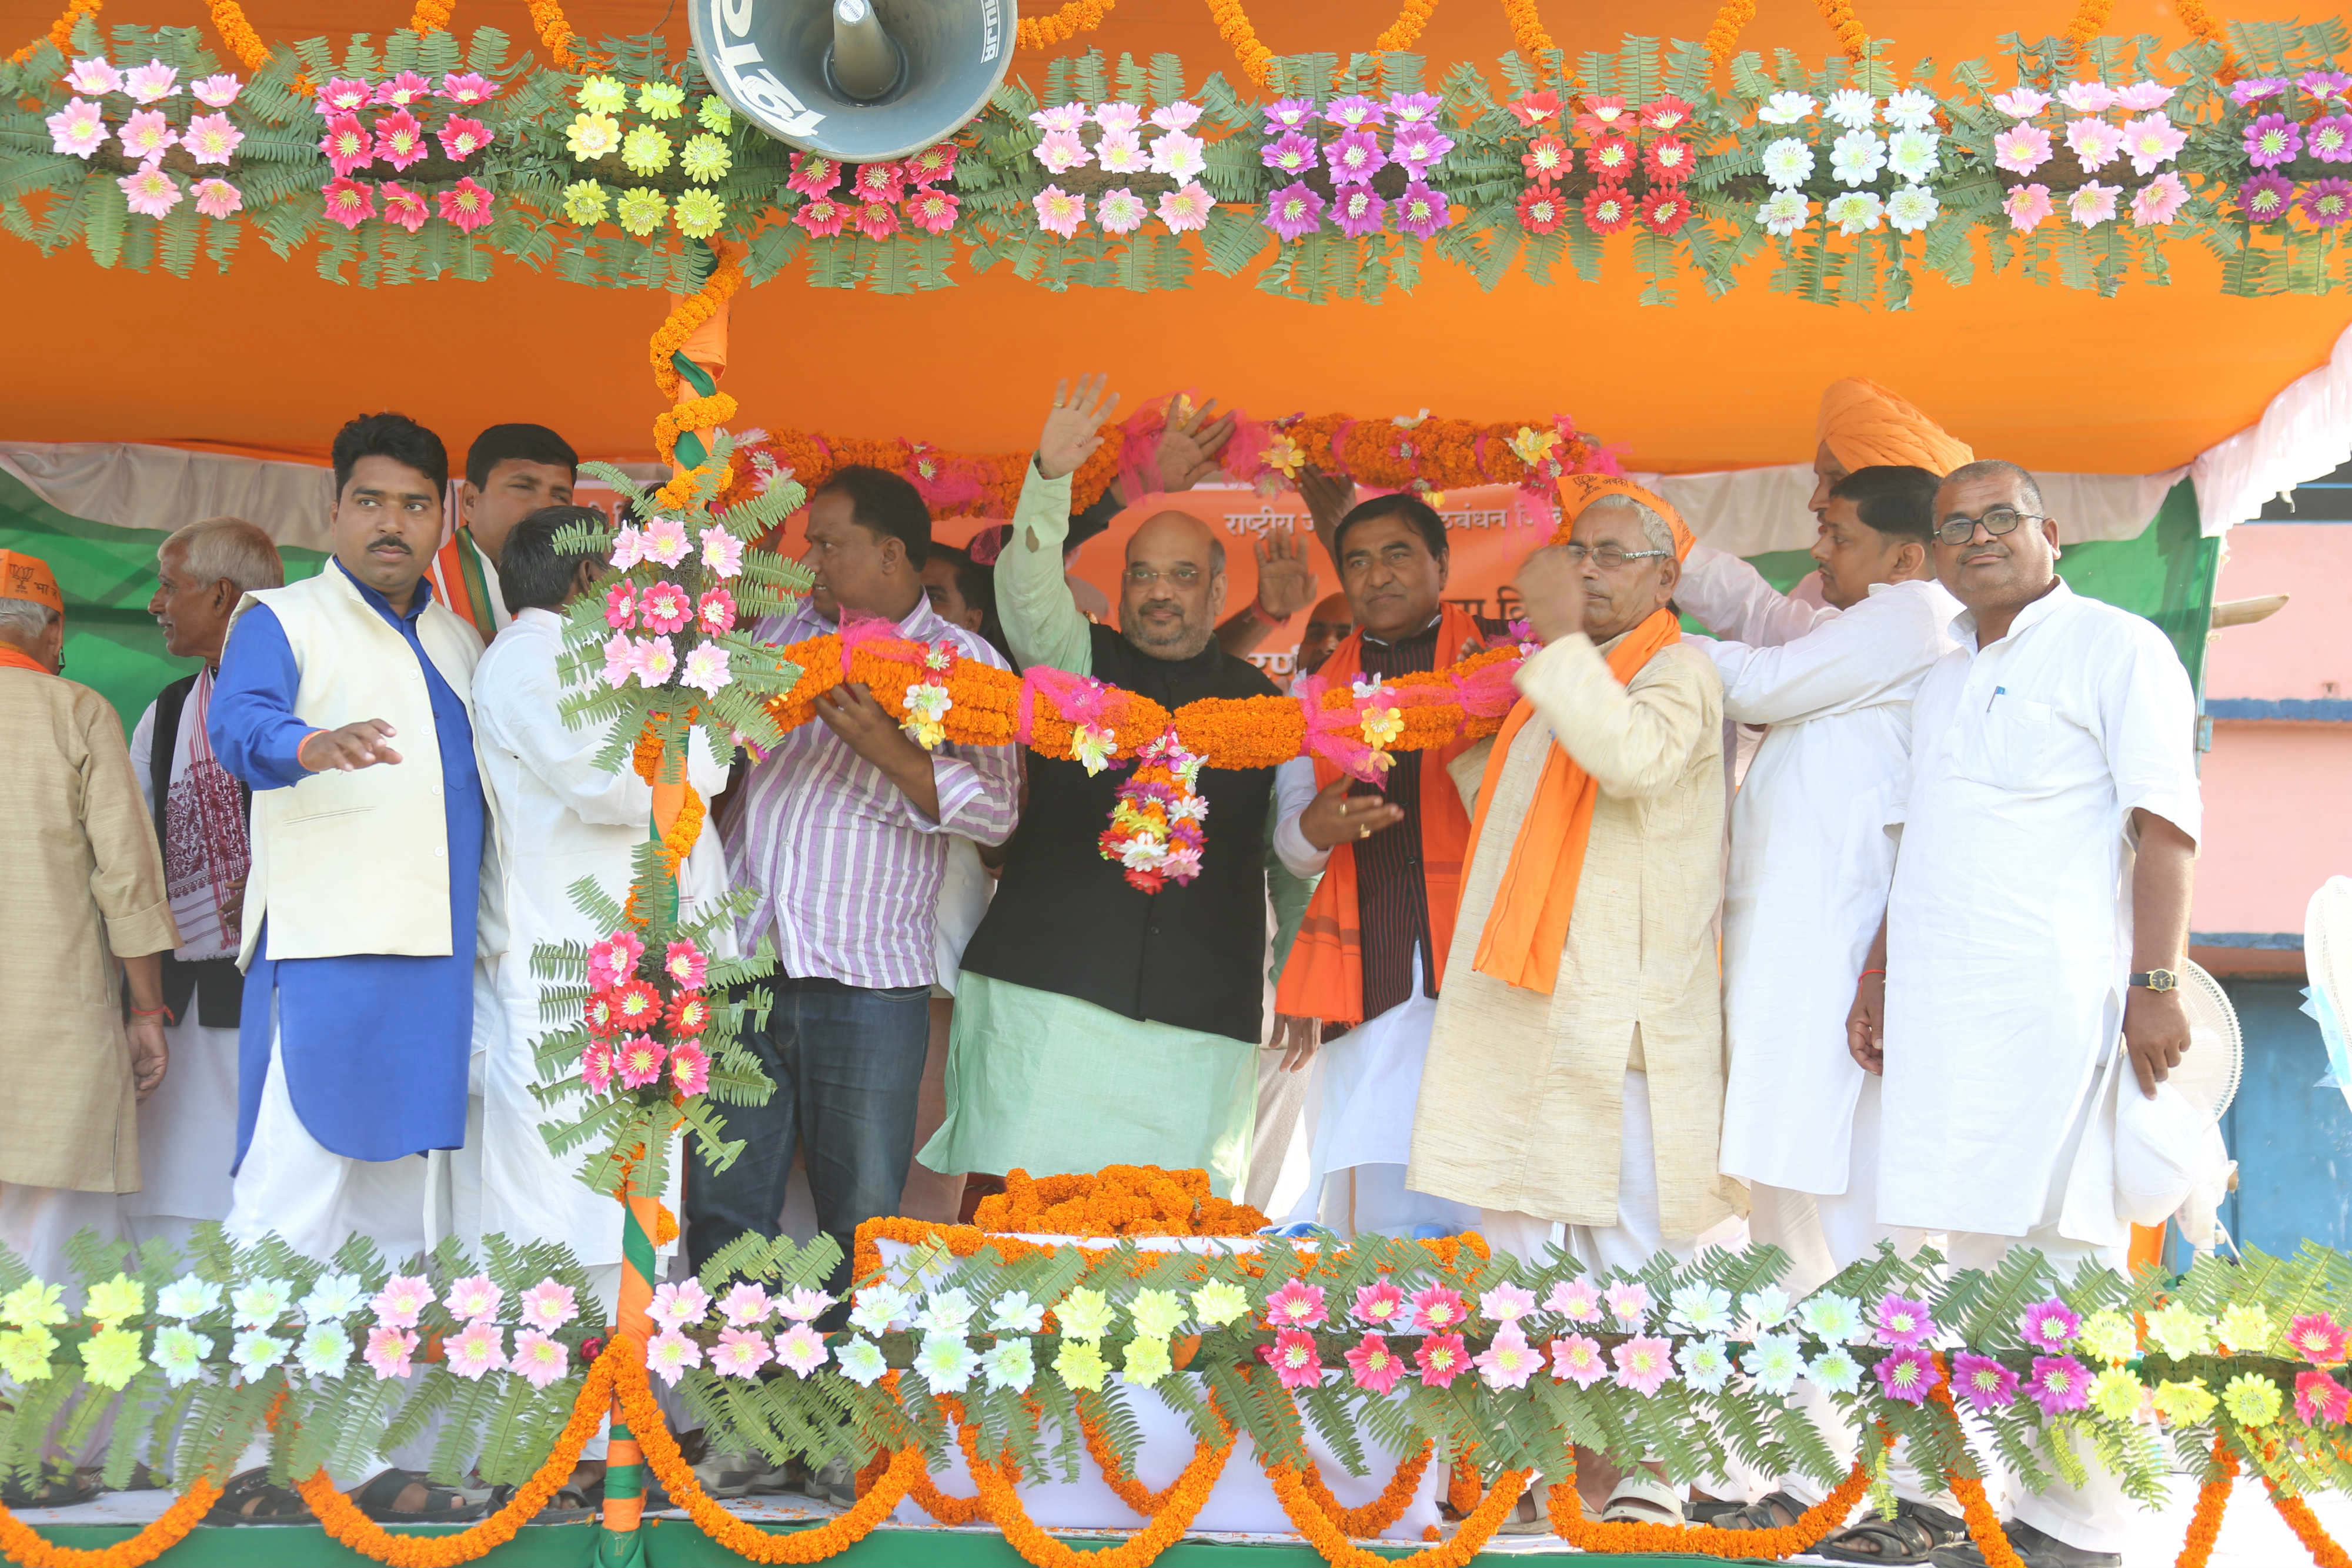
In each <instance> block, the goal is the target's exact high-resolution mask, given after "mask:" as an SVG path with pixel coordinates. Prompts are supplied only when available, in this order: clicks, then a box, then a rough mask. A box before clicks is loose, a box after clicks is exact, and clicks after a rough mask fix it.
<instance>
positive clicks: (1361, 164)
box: [1324, 131, 1566, 185]
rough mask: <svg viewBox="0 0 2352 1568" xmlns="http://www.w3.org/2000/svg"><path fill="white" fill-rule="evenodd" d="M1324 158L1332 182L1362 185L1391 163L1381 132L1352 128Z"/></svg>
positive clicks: (1328, 150)
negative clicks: (1329, 167) (1329, 168)
mask: <svg viewBox="0 0 2352 1568" xmlns="http://www.w3.org/2000/svg"><path fill="white" fill-rule="evenodd" d="M1324 161H1325V162H1328V163H1329V164H1330V166H1331V182H1332V183H1334V184H1338V185H1360V184H1363V183H1366V182H1368V181H1370V179H1371V177H1372V176H1373V175H1375V174H1377V173H1379V172H1381V170H1382V169H1384V168H1386V167H1388V162H1389V156H1388V154H1387V153H1385V152H1381V139H1380V134H1379V132H1377V131H1348V132H1346V133H1345V134H1343V135H1341V136H1340V137H1339V139H1338V140H1337V141H1333V142H1332V143H1331V145H1330V146H1329V147H1328V149H1326V150H1325V152H1324ZM1562 161H1563V162H1565V161H1566V160H1565V154H1564V153H1563V158H1562Z"/></svg>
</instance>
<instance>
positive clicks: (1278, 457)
mask: <svg viewBox="0 0 2352 1568" xmlns="http://www.w3.org/2000/svg"><path fill="white" fill-rule="evenodd" d="M1265 465H1266V466H1267V467H1269V468H1271V469H1273V470H1275V472H1276V473H1278V474H1280V475H1281V476H1283V477H1284V478H1286V479H1296V478H1297V477H1298V471H1299V469H1301V468H1303V467H1305V466H1306V465H1307V454H1306V453H1305V452H1304V451H1303V450H1301V449H1300V447H1299V444H1298V443H1297V442H1296V441H1293V440H1291V439H1290V437H1288V436H1287V435H1277V436H1276V437H1274V439H1272V440H1271V441H1269V442H1267V443H1266V444H1265Z"/></svg>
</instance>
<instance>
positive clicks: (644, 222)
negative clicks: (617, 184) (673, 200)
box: [613, 185, 669, 235]
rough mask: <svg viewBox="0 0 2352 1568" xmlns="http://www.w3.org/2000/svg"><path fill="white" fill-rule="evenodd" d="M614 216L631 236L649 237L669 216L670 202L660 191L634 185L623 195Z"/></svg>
mask: <svg viewBox="0 0 2352 1568" xmlns="http://www.w3.org/2000/svg"><path fill="white" fill-rule="evenodd" d="M613 215H614V216H615V217H617V218H618V219H620V221H621V226H622V227H623V228H625V229H626V230H628V231H629V232H630V233H631V234H633V235H649V234H651V233H653V232H654V230H656V229H657V228H659V227H661V225H662V220H663V219H664V218H666V217H667V216H669V202H668V200H667V198H666V197H664V196H663V195H662V193H660V192H659V191H648V190H646V189H645V188H643V187H642V186H636V185H632V186H631V187H629V189H627V190H625V191H624V192H622V193H621V200H620V204H618V206H616V207H615V208H614V214H613Z"/></svg>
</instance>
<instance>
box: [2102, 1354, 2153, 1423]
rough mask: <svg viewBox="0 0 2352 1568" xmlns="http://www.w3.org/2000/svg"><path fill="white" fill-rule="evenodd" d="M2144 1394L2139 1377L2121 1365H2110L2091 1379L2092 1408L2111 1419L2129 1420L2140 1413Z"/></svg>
mask: <svg viewBox="0 0 2352 1568" xmlns="http://www.w3.org/2000/svg"><path fill="white" fill-rule="evenodd" d="M2142 1394H2143V1390H2142V1389H2141V1387H2140V1385H2139V1379H2138V1378H2137V1377H2134V1376H2133V1375H2131V1374H2130V1373H2128V1372H2126V1371H2125V1370H2124V1369H2123V1368H2122V1367H2120V1366H2110V1367H2108V1368H2107V1369H2106V1370H2105V1371H2104V1372H2101V1373H2100V1374H2099V1375H2098V1376H2096V1377H2095V1378H2093V1379H2091V1408H2092V1409H2094V1410H2096V1411H2097V1412H2098V1413H2099V1414H2100V1415H2102V1416H2105V1417H2106V1418H2107V1419H2108V1420H2110V1421H2128V1420H2130V1419H2131V1418H2132V1417H2133V1416H2137V1415H2138V1414H2139V1406H2140V1399H2141V1396H2142Z"/></svg>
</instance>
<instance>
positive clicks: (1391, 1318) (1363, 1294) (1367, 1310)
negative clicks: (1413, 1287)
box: [1355, 1279, 1404, 1328]
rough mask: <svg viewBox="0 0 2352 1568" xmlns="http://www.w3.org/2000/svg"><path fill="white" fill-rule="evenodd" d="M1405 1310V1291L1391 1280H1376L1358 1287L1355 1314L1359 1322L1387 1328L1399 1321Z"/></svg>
mask: <svg viewBox="0 0 2352 1568" xmlns="http://www.w3.org/2000/svg"><path fill="white" fill-rule="evenodd" d="M1403 1310H1404V1292H1403V1291H1400V1290H1398V1289H1397V1288H1396V1283H1395V1281H1391V1280H1386V1279H1381V1280H1375V1281H1372V1282H1371V1283H1370V1284H1369V1285H1359V1286H1357V1287H1356V1305H1355V1314H1356V1321H1357V1322H1363V1323H1370V1324H1371V1325H1372V1327H1374V1328H1387V1327H1388V1326H1389V1325H1390V1324H1391V1323H1393V1322H1396V1321H1397V1313H1399V1312H1402V1311H1403Z"/></svg>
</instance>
